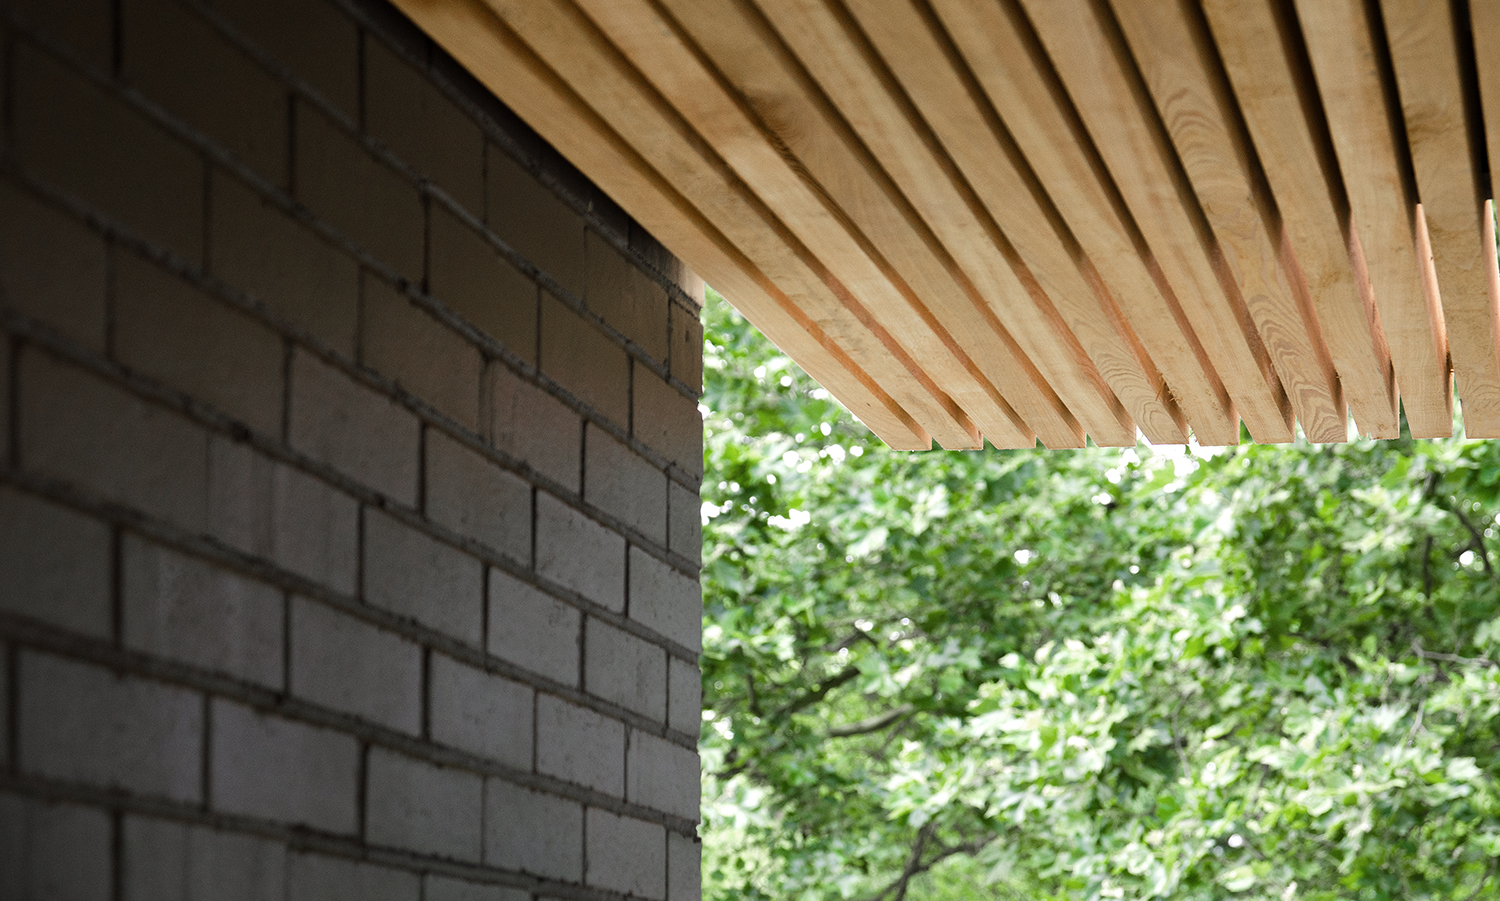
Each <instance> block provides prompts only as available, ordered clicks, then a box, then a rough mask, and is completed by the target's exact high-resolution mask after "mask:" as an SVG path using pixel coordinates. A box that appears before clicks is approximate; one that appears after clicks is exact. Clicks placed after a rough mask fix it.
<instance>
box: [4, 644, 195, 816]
mask: <svg viewBox="0 0 1500 901" xmlns="http://www.w3.org/2000/svg"><path fill="white" fill-rule="evenodd" d="M18 688H19V693H20V700H19V702H18V711H19V713H18V720H19V731H20V739H21V748H20V750H21V754H20V764H21V770H22V771H23V772H26V773H29V774H33V775H38V776H46V777H50V778H54V779H62V780H66V781H69V782H84V783H88V784H90V785H98V786H104V787H110V788H123V789H126V790H128V791H131V792H136V793H138V794H143V795H154V796H159V797H165V798H169V799H171V800H173V801H188V802H192V801H197V800H198V797H199V790H200V786H201V784H202V769H203V757H202V745H203V700H202V698H201V697H200V696H198V695H196V694H194V693H192V692H188V691H183V690H182V689H180V688H173V687H171V686H167V685H163V684H161V683H159V682H148V681H145V680H140V679H133V678H124V677H120V676H116V675H115V674H113V673H111V672H110V671H108V670H105V669H101V668H99V667H96V666H91V665H88V664H82V663H74V662H72V661H69V660H63V659H61V658H58V657H51V656H43V655H41V654H34V653H31V652H22V654H21V660H20V685H19V686H18Z"/></svg>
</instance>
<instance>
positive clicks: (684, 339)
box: [670, 303, 703, 393]
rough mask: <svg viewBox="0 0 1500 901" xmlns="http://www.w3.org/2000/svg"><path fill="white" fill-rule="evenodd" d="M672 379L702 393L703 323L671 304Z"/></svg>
mask: <svg viewBox="0 0 1500 901" xmlns="http://www.w3.org/2000/svg"><path fill="white" fill-rule="evenodd" d="M671 320H672V349H671V351H670V353H671V355H672V359H671V372H672V377H673V378H675V379H677V380H679V381H681V382H683V383H684V384H686V385H687V386H688V387H689V388H691V389H693V390H694V391H697V392H699V393H702V391H703V323H702V322H700V321H699V319H698V316H697V314H695V313H691V312H689V311H688V310H686V309H684V308H683V307H682V306H681V305H680V304H676V303H674V304H672V314H671Z"/></svg>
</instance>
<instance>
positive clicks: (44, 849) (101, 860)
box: [0, 794, 114, 901]
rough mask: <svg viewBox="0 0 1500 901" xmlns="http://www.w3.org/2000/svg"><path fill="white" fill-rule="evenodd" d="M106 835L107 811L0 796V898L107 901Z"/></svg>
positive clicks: (108, 840)
mask: <svg viewBox="0 0 1500 901" xmlns="http://www.w3.org/2000/svg"><path fill="white" fill-rule="evenodd" d="M112 833H113V829H112V828H111V825H110V815H109V812H108V811H105V810H96V809H93V808H88V807H80V806H78V805H76V804H49V803H46V802H43V801H38V800H34V799H32V798H25V797H20V796H18V795H10V794H0V861H4V862H5V865H4V866H0V898H5V899H6V901H11V899H14V901H29V899H32V898H37V899H41V898H48V899H52V898H57V899H69V901H71V899H74V898H78V899H96V898H97V899H102V898H108V897H110V886H111V883H112V881H113V870H114V864H113V854H112V853H111V852H112V846H113V839H112Z"/></svg>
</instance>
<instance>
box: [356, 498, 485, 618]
mask: <svg viewBox="0 0 1500 901" xmlns="http://www.w3.org/2000/svg"><path fill="white" fill-rule="evenodd" d="M364 558H365V578H364V589H365V600H366V601H367V602H368V603H370V604H373V605H374V606H376V607H380V608H382V609H385V610H389V611H391V612H392V613H397V614H400V615H402V616H406V617H410V618H411V619H414V620H416V621H417V622H419V623H421V624H423V625H424V626H428V627H429V628H432V629H436V630H437V631H439V632H442V633H443V634H444V635H448V636H451V637H453V638H456V639H458V640H459V641H464V642H468V643H469V644H472V645H474V646H476V647H478V646H479V645H480V644H481V643H482V642H483V641H484V633H483V629H484V622H483V621H484V564H482V563H480V562H479V561H478V560H477V559H475V558H473V557H471V556H469V555H468V554H466V553H464V552H463V551H460V550H458V549H457V548H454V547H452V546H450V545H447V544H443V543H442V542H440V541H437V540H436V539H433V538H429V537H427V536H426V535H424V534H422V533H421V532H418V531H417V530H416V529H413V528H412V527H410V526H407V525H405V524H403V523H401V522H400V521H398V520H396V519H393V518H392V517H390V516H388V515H387V514H385V513H381V512H380V511H378V510H374V509H366V511H365V555H364Z"/></svg>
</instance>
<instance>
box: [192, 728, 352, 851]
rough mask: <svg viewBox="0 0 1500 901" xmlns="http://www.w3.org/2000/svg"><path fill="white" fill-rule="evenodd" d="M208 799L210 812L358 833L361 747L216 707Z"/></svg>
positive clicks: (328, 732) (334, 735) (327, 733)
mask: <svg viewBox="0 0 1500 901" xmlns="http://www.w3.org/2000/svg"><path fill="white" fill-rule="evenodd" d="M212 720H213V732H212V736H211V742H212V744H211V747H210V749H209V750H210V757H211V758H212V760H213V767H212V773H211V782H210V793H211V794H212V797H213V806H214V809H215V810H221V811H224V812H226V813H234V814H240V815H243V816H251V817H257V818H261V819H268V820H274V821H277V822H282V823H291V824H295V825H301V826H311V827H312V828H314V829H319V830H323V831H325V832H339V833H351V832H353V831H354V830H355V828H356V823H357V820H356V817H357V809H356V804H357V802H358V798H359V775H358V774H359V765H360V762H359V743H358V742H357V741H355V740H354V738H352V737H350V736H348V735H343V734H340V733H338V732H335V731H333V730H332V729H325V728H320V727H318V726H311V725H308V724H306V723H299V722H296V721H295V720H288V719H283V718H281V717H276V716H270V715H267V714H262V713H257V712H255V711H254V710H251V709H250V708H248V707H244V706H242V705H240V704H234V703H230V702H227V701H218V700H216V701H214V702H213V707H212Z"/></svg>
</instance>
